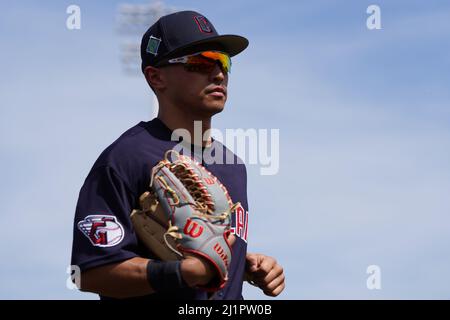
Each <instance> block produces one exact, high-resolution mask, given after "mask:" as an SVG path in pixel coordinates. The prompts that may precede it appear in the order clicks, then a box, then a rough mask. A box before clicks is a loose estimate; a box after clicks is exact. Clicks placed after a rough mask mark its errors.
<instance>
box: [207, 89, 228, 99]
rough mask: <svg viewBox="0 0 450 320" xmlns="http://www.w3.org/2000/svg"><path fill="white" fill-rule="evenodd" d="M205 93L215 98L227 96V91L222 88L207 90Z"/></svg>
mask: <svg viewBox="0 0 450 320" xmlns="http://www.w3.org/2000/svg"><path fill="white" fill-rule="evenodd" d="M206 93H207V94H210V95H213V96H216V97H225V96H226V95H227V89H225V87H222V86H215V87H213V88H211V89H209V90H207V91H206Z"/></svg>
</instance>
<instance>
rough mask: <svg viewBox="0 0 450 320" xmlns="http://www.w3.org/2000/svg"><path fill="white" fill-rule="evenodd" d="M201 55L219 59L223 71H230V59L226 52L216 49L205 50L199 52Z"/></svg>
mask: <svg viewBox="0 0 450 320" xmlns="http://www.w3.org/2000/svg"><path fill="white" fill-rule="evenodd" d="M201 56H203V57H206V58H208V59H212V60H215V61H219V62H220V64H221V65H222V68H223V69H224V70H225V72H230V71H231V59H230V57H229V56H228V55H227V54H225V53H222V52H217V51H205V52H202V53H201Z"/></svg>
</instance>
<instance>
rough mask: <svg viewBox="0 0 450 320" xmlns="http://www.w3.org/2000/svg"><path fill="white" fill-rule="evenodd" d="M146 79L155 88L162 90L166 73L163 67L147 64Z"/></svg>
mask: <svg viewBox="0 0 450 320" xmlns="http://www.w3.org/2000/svg"><path fill="white" fill-rule="evenodd" d="M144 75H145V79H146V80H147V83H148V84H149V85H150V86H151V87H152V88H153V89H158V90H161V89H163V88H164V87H165V85H166V84H165V80H164V75H163V72H162V70H161V69H158V68H155V67H152V66H147V67H145V69H144Z"/></svg>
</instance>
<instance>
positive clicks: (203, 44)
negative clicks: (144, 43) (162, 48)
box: [165, 34, 248, 57]
mask: <svg viewBox="0 0 450 320" xmlns="http://www.w3.org/2000/svg"><path fill="white" fill-rule="evenodd" d="M247 47H248V40H247V38H244V37H242V36H237V35H232V34H225V35H220V36H216V37H211V38H208V39H203V40H200V41H196V42H192V43H190V44H188V45H185V46H182V47H180V48H177V49H176V50H173V51H172V52H170V53H169V54H167V55H166V56H165V57H174V56H176V55H185V54H191V53H196V52H199V51H205V50H219V51H223V52H226V53H228V54H229V56H230V57H233V56H235V55H237V54H239V53H241V52H242V51H244V50H245V49H246V48H247Z"/></svg>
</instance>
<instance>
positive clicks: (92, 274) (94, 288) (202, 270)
mask: <svg viewBox="0 0 450 320" xmlns="http://www.w3.org/2000/svg"><path fill="white" fill-rule="evenodd" d="M149 261H150V260H148V259H144V258H139V257H136V258H132V259H129V260H126V261H122V262H119V263H114V264H109V265H106V266H101V267H98V268H93V269H90V270H88V271H86V272H84V273H83V274H82V278H81V289H82V290H83V291H89V292H94V293H97V294H100V295H102V296H106V297H111V298H130V297H138V296H143V295H148V294H151V293H154V292H155V290H154V289H153V288H152V287H151V284H150V282H149V280H148V274H147V264H148V263H149ZM151 263H152V262H151V261H150V264H151ZM180 270H181V276H182V277H183V280H184V281H185V282H186V284H187V285H188V286H189V287H195V286H198V285H204V284H206V283H208V281H209V280H210V279H211V277H212V270H211V268H210V267H209V266H208V264H207V263H206V262H205V261H201V260H199V259H198V258H194V257H191V256H189V257H188V258H187V259H184V260H183V261H182V262H181V267H180Z"/></svg>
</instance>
